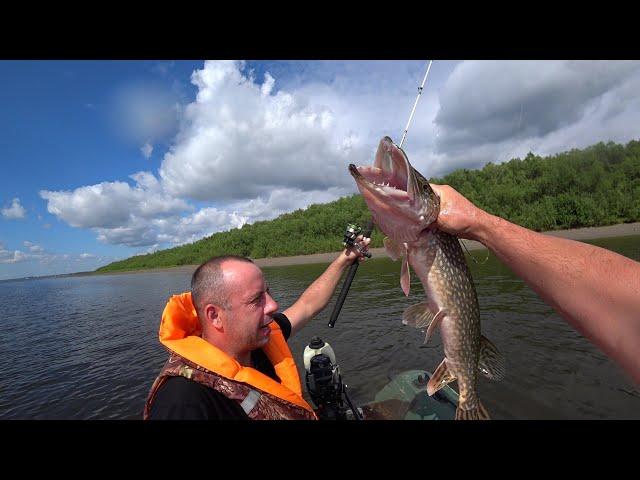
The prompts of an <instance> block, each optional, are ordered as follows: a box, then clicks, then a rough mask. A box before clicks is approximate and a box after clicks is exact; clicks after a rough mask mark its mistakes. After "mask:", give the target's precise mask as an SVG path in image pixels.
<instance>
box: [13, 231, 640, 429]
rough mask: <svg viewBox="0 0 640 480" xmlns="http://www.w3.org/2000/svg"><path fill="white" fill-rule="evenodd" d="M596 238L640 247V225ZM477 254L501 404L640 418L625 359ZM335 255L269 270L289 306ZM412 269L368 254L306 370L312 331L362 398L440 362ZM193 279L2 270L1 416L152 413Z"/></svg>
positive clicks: (541, 412)
mask: <svg viewBox="0 0 640 480" xmlns="http://www.w3.org/2000/svg"><path fill="white" fill-rule="evenodd" d="M592 243H594V244H596V245H600V246H603V247H605V248H608V249H610V250H613V251H616V252H618V253H621V254H623V255H625V256H628V257H630V258H633V259H635V260H640V237H638V236H633V237H621V238H615V239H603V240H596V241H593V242H592ZM472 253H473V255H474V256H475V257H477V258H479V259H483V258H484V251H474V252H472ZM469 264H470V267H471V270H472V273H473V277H474V280H475V283H476V288H477V291H478V298H479V302H480V308H481V312H482V330H483V333H484V335H485V336H487V337H488V338H489V339H491V340H492V341H493V342H494V343H495V344H496V345H497V346H498V348H499V349H500V350H501V351H502V352H503V353H504V354H505V356H506V360H507V375H506V377H505V379H504V380H503V381H502V382H500V383H492V382H490V381H489V380H485V379H484V378H481V379H480V380H479V391H480V395H481V398H482V400H483V402H484V403H485V406H486V407H487V409H488V410H489V412H490V413H491V414H492V417H493V418H495V419H640V387H639V386H637V385H634V384H633V383H632V382H631V380H630V378H629V377H628V376H627V375H626V374H625V373H624V372H623V371H622V370H621V369H620V368H619V367H617V366H616V365H615V364H614V363H613V362H612V361H610V360H609V359H608V358H607V357H605V356H604V355H603V354H602V353H601V352H600V351H599V350H598V349H596V347H594V346H593V345H591V344H590V343H589V342H588V341H587V340H585V339H584V338H583V337H582V336H581V335H580V334H579V333H578V332H576V331H575V330H573V329H572V328H571V327H569V326H568V324H567V323H566V322H564V321H563V320H562V319H561V318H560V317H559V316H558V315H557V314H556V313H555V312H554V311H553V310H552V309H551V307H549V306H548V305H546V304H545V303H544V302H542V301H541V300H540V299H539V298H538V297H537V295H536V294H535V293H533V291H531V290H530V289H529V288H528V287H527V286H526V285H525V284H524V283H523V282H522V281H521V280H519V279H518V278H517V277H515V276H514V275H513V274H512V273H511V272H510V271H509V270H508V269H507V268H506V267H504V266H503V265H502V264H501V263H499V262H498V261H497V260H495V258H493V256H491V257H490V259H489V261H488V262H487V263H486V264H484V265H476V264H475V263H473V262H469ZM325 267H326V264H325V265H298V266H291V267H278V268H266V269H264V272H265V275H266V277H267V279H268V280H269V282H270V285H271V289H272V291H273V292H274V296H275V298H276V300H277V301H278V302H279V303H280V306H281V309H282V310H284V309H285V308H286V307H288V306H289V305H291V303H292V302H294V301H295V300H296V299H297V298H298V296H299V295H300V294H301V293H302V291H303V290H304V289H305V288H306V287H307V286H308V285H309V284H310V283H311V282H312V281H313V280H314V279H315V278H316V277H317V276H318V275H320V273H322V271H323V270H324V268H325ZM399 271H400V265H399V263H394V262H392V261H391V260H389V259H387V258H378V259H372V260H368V261H367V262H366V263H364V264H363V265H361V266H360V268H359V269H358V275H357V276H356V279H355V281H354V283H353V285H352V287H351V290H350V293H349V297H348V298H347V301H346V302H345V305H344V307H343V310H342V313H341V315H340V317H339V319H338V321H337V323H336V326H335V328H333V329H330V328H328V327H327V322H328V319H329V315H330V313H331V310H332V308H333V301H332V302H331V303H330V304H329V306H328V307H327V309H326V310H325V311H324V312H322V313H321V314H320V315H319V316H318V317H317V318H315V319H314V320H312V322H311V323H310V324H309V325H308V326H307V327H306V328H305V329H304V330H302V331H301V332H300V333H299V334H298V336H297V337H294V338H292V339H291V341H290V346H291V349H292V351H293V354H294V356H295V358H296V361H297V363H298V369H299V370H300V372H302V373H303V372H304V367H303V365H302V352H303V350H304V347H305V345H306V344H307V343H308V341H309V339H310V338H311V337H312V336H313V335H319V336H321V337H322V338H323V339H324V340H327V341H328V342H330V343H331V345H332V346H333V348H334V350H335V352H336V355H337V358H338V362H339V364H340V368H341V371H342V375H343V380H344V381H345V383H347V384H348V386H349V391H350V396H351V398H352V400H354V402H355V403H356V404H362V403H365V402H367V401H371V400H372V399H373V397H374V396H375V394H376V392H377V391H378V390H379V389H381V388H382V387H383V386H384V385H385V384H386V382H387V381H388V379H389V377H390V376H392V375H393V374H394V373H397V372H400V371H403V370H408V369H419V368H424V369H427V370H431V371H433V370H434V369H435V368H436V367H437V365H438V364H439V363H440V361H441V360H442V357H443V349H442V343H441V341H440V337H439V335H434V337H433V338H432V340H431V341H430V343H429V345H426V346H425V345H423V339H424V334H423V333H421V332H420V331H419V330H416V329H414V328H410V327H405V326H403V325H402V323H401V317H402V312H403V310H404V309H405V308H406V307H408V306H409V305H412V304H414V303H418V302H420V301H422V297H421V291H422V289H421V285H420V284H419V281H418V280H417V278H416V276H415V275H414V276H413V277H414V278H413V280H412V289H411V295H410V296H409V298H406V297H404V295H403V294H402V291H401V289H400V285H399ZM189 281H190V274H185V273H180V272H152V273H140V274H131V275H108V276H95V277H74V278H52V279H33V280H20V281H6V282H0V324H1V325H2V328H1V329H0V348H1V351H2V355H0V371H2V373H3V375H2V377H1V378H0V419H140V418H141V414H142V409H143V405H144V401H145V398H146V395H147V393H148V391H149V388H150V386H151V384H152V383H153V380H154V379H155V376H156V375H157V373H158V371H159V370H160V368H161V367H162V365H163V363H164V361H165V360H166V356H167V354H166V351H165V350H164V348H163V347H162V346H161V345H160V343H159V342H158V335H157V334H158V326H159V322H160V315H161V313H162V310H163V308H164V306H165V303H166V301H167V299H168V298H169V296H170V295H172V294H175V293H180V292H183V291H186V290H188V286H189ZM568 294H570V292H568ZM336 297H337V294H336V295H334V300H335V298H336ZM639 351H640V346H639ZM454 385H455V384H454Z"/></svg>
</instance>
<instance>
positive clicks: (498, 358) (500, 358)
mask: <svg viewBox="0 0 640 480" xmlns="http://www.w3.org/2000/svg"><path fill="white" fill-rule="evenodd" d="M478 370H480V373H482V374H483V375H484V376H485V377H487V378H488V379H490V380H495V381H500V380H502V379H503V378H504V374H505V366H504V355H502V354H501V353H500V352H499V351H498V349H497V348H496V346H495V345H494V344H493V343H491V341H490V340H489V339H488V338H487V337H485V336H484V335H481V336H480V355H479V358H478Z"/></svg>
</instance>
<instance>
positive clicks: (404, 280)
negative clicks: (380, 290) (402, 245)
mask: <svg viewBox="0 0 640 480" xmlns="http://www.w3.org/2000/svg"><path fill="white" fill-rule="evenodd" d="M400 286H401V287H402V291H403V292H404V294H405V296H407V297H408V296H409V290H410V287H411V274H410V273H409V252H407V255H405V256H404V259H403V260H402V271H401V272H400Z"/></svg>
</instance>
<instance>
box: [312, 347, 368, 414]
mask: <svg viewBox="0 0 640 480" xmlns="http://www.w3.org/2000/svg"><path fill="white" fill-rule="evenodd" d="M304 368H305V371H306V373H305V383H306V385H307V392H309V396H310V397H311V400H312V401H313V403H314V404H315V405H316V406H317V407H318V408H317V410H316V413H317V415H318V418H320V419H321V420H350V419H354V418H355V419H356V420H362V419H363V418H362V410H361V409H359V408H355V407H354V405H353V403H352V402H351V399H350V398H349V396H348V395H347V386H346V385H345V384H343V383H342V375H340V368H339V367H338V364H337V363H336V355H335V353H334V352H333V348H331V345H329V343H327V342H325V341H323V340H322V339H321V338H320V337H313V338H311V341H310V342H309V345H307V346H306V347H305V349H304Z"/></svg>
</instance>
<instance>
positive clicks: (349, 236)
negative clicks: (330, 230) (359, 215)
mask: <svg viewBox="0 0 640 480" xmlns="http://www.w3.org/2000/svg"><path fill="white" fill-rule="evenodd" d="M361 233H362V228H360V226H359V225H358V224H357V223H348V224H347V228H346V229H345V232H344V241H343V242H342V244H343V245H344V246H345V247H355V248H356V250H358V252H360V253H361V254H362V255H364V256H365V257H367V258H371V253H369V252H367V251H363V248H364V247H363V246H362V245H361V244H360V242H357V241H356V238H358V235H360V234H361Z"/></svg>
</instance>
